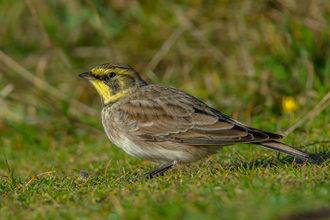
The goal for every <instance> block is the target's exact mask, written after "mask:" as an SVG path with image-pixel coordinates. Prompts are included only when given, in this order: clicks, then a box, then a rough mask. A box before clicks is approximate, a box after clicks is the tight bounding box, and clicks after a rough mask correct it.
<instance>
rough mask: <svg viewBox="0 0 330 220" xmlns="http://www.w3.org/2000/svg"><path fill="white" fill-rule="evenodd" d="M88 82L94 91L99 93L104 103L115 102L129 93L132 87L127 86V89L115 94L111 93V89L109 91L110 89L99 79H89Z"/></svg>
mask: <svg viewBox="0 0 330 220" xmlns="http://www.w3.org/2000/svg"><path fill="white" fill-rule="evenodd" d="M90 82H91V83H92V84H93V86H94V87H95V89H96V91H97V92H98V93H99V95H100V96H101V98H102V99H103V103H104V104H105V105H106V104H108V103H110V102H115V101H116V100H118V99H119V98H121V97H123V96H125V95H127V94H129V93H131V91H132V90H133V88H128V89H125V90H122V91H120V92H118V93H117V94H115V95H111V91H110V90H111V89H110V88H109V86H108V85H106V84H105V83H104V82H102V81H100V80H90Z"/></svg>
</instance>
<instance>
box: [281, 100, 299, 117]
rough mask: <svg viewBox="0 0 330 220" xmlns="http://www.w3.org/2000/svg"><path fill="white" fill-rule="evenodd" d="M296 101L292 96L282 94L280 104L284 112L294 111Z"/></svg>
mask: <svg viewBox="0 0 330 220" xmlns="http://www.w3.org/2000/svg"><path fill="white" fill-rule="evenodd" d="M297 105H298V103H297V102H296V100H295V99H294V97H293V96H283V98H282V106H283V111H284V112H289V113H290V112H294V111H295V110H296V109H297Z"/></svg>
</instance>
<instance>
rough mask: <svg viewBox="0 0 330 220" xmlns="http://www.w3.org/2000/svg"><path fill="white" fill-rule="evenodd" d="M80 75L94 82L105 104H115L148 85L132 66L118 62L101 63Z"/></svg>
mask: <svg viewBox="0 0 330 220" xmlns="http://www.w3.org/2000/svg"><path fill="white" fill-rule="evenodd" d="M79 76H80V77H82V78H85V79H88V80H89V81H90V82H91V83H92V85H93V86H94V87H95V89H96V91H97V92H98V93H99V95H100V96H101V100H102V104H103V105H108V104H113V103H114V102H116V101H118V100H119V99H120V98H122V97H124V96H126V95H129V94H131V93H134V92H135V91H137V90H138V89H139V88H140V87H142V86H145V85H147V83H146V82H145V81H144V80H143V79H142V78H141V77H140V75H139V74H138V73H137V72H136V71H135V70H134V69H133V68H132V67H130V66H128V65H126V64H122V63H116V62H112V63H105V64H102V65H99V66H97V67H94V68H93V69H92V70H91V71H89V72H86V73H82V74H80V75H79Z"/></svg>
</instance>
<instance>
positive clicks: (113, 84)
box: [78, 62, 313, 179]
mask: <svg viewBox="0 0 330 220" xmlns="http://www.w3.org/2000/svg"><path fill="white" fill-rule="evenodd" d="M78 76H79V77H82V78H84V79H87V80H89V82H90V83H91V84H92V85H93V86H94V88H95V89H96V91H97V92H98V94H99V95H100V97H101V103H102V111H101V116H102V124H103V128H104V131H105V133H106V135H107V136H108V138H109V139H110V141H111V142H112V143H113V144H115V145H116V146H117V147H119V148H121V149H122V150H124V151H125V152H126V153H127V154H129V155H131V156H133V157H137V158H142V159H145V160H148V161H153V162H156V163H160V164H163V166H161V167H160V168H158V169H155V170H152V171H150V172H148V173H146V174H145V175H143V176H141V177H139V178H138V179H141V178H153V177H155V176H159V175H164V172H165V171H167V170H168V169H170V168H171V167H173V166H174V165H176V164H181V163H182V164H185V163H192V162H196V161H198V160H201V159H203V158H205V157H208V156H210V155H212V154H215V153H217V152H218V151H220V150H221V149H222V148H223V147H224V146H229V145H234V144H238V143H242V144H253V145H259V146H262V147H264V148H268V149H272V150H276V151H279V152H282V153H286V154H289V155H291V156H293V157H297V158H300V159H302V160H304V161H306V162H312V161H313V159H312V157H311V156H310V155H308V154H306V153H304V152H302V151H300V150H298V149H296V148H294V147H292V146H289V145H286V144H283V143H281V142H278V141H277V140H279V139H282V138H283V137H284V136H283V135H281V134H276V133H273V132H269V131H263V130H259V129H256V128H253V127H250V126H247V125H245V124H243V123H241V122H239V121H237V120H235V119H233V118H230V117H229V116H227V115H225V114H223V113H221V112H220V111H217V110H216V109H214V108H211V107H210V106H208V105H207V104H205V103H204V102H202V101H201V100H199V99H197V98H196V97H194V96H191V95H189V94H188V93H186V92H184V91H182V90H180V89H177V88H174V87H170V86H163V85H156V84H148V83H146V82H145V81H144V80H143V79H142V78H141V76H140V75H139V73H138V72H137V71H135V70H134V69H133V68H132V67H130V66H128V65H126V64H122V63H118V62H110V63H105V64H101V65H99V66H96V67H94V68H93V69H92V70H90V71H89V72H85V73H81V74H79V75H78Z"/></svg>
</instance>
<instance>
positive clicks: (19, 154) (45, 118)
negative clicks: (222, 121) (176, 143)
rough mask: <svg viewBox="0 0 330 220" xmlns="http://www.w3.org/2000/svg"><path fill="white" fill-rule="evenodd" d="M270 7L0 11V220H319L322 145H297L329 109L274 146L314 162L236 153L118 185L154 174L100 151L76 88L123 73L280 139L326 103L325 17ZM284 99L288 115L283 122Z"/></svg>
mask: <svg viewBox="0 0 330 220" xmlns="http://www.w3.org/2000/svg"><path fill="white" fill-rule="evenodd" d="M280 2H281V1H252V0H246V1H205V2H202V1H192V2H191V1H180V2H177V1H176V3H174V1H173V2H165V1H164V3H162V2H152V3H151V2H149V3H146V2H142V1H141V2H140V1H111V3H109V2H108V1H89V0H87V1H84V2H78V1H70V2H68V3H65V2H64V1H61V2H57V1H38V2H37V1H34V0H27V1H20V0H13V1H1V2H0V25H1V27H2V28H1V29H0V52H2V53H0V64H1V65H0V152H1V154H5V155H6V158H7V161H8V164H9V168H10V171H9V170H8V167H7V164H6V161H5V159H4V157H2V155H0V156H1V157H0V175H1V176H0V216H1V219H205V220H206V219H303V218H304V217H305V219H307V217H308V216H309V217H314V218H316V217H319V219H327V218H330V214H329V212H330V211H329V207H330V184H329V183H330V178H329V176H330V175H329V174H330V168H329V167H330V166H329V165H330V164H329V163H330V153H329V152H330V151H329V149H328V148H329V144H328V143H318V144H314V145H311V146H305V145H307V144H309V143H311V142H315V141H327V140H329V139H330V138H329V137H330V126H329V122H330V117H329V115H330V108H329V107H327V106H328V105H329V100H328V101H325V103H324V104H323V105H321V106H319V107H317V109H321V108H322V107H325V109H324V110H323V111H318V112H316V114H313V116H312V117H310V118H309V119H308V120H306V121H304V123H303V124H302V125H301V126H299V127H298V128H297V129H295V130H294V131H293V132H292V133H290V134H289V135H288V136H287V137H286V138H285V139H284V143H287V144H290V145H293V146H296V147H297V146H305V147H301V148H300V149H301V150H303V151H305V152H307V153H309V154H311V155H312V156H313V157H314V158H315V160H316V162H315V163H314V164H301V163H299V161H297V163H295V162H293V158H292V157H289V156H286V155H283V154H278V153H277V152H274V151H270V150H267V149H263V148H261V147H258V146H251V145H236V146H231V147H228V148H227V147H226V148H224V149H223V150H222V151H220V152H219V153H218V154H217V155H214V156H212V157H210V158H206V159H205V160H203V161H199V162H196V163H194V164H189V165H180V166H179V167H177V168H175V169H172V170H169V171H168V172H167V173H166V175H165V176H164V177H160V178H155V179H152V180H150V181H147V180H141V181H139V182H134V183H131V182H121V181H120V179H121V178H132V177H137V176H139V175H142V174H144V173H146V172H148V171H150V170H152V169H154V168H156V167H157V166H158V165H157V164H155V163H151V162H148V161H144V160H141V159H137V158H133V157H130V156H129V155H127V154H126V153H125V152H123V151H122V150H121V149H119V148H117V147H116V146H114V145H112V144H111V143H110V142H109V141H108V139H107V137H106V135H105V134H104V132H103V130H102V125H101V121H100V114H99V112H100V110H101V104H100V100H99V97H98V95H97V93H96V91H95V90H94V89H93V88H92V86H91V85H89V84H88V83H87V82H85V80H82V79H80V78H78V77H77V75H78V74H79V73H82V72H86V71H88V70H89V69H91V68H92V67H94V66H96V65H98V64H101V63H105V62H109V61H120V62H124V63H127V64H129V65H130V66H132V67H133V68H135V69H136V70H137V71H138V72H140V73H141V76H142V77H143V78H144V79H145V80H146V81H147V82H148V83H157V84H162V85H170V86H175V87H177V88H180V89H182V90H184V91H186V92H188V93H190V94H192V95H194V96H196V97H198V98H199V99H201V100H203V101H204V102H206V103H207V104H209V105H211V106H212V107H214V108H216V109H218V110H220V111H221V112H223V113H224V114H227V115H229V116H231V117H234V118H236V119H237V120H239V121H241V122H243V123H246V124H249V125H251V126H254V127H257V128H260V129H264V130H269V131H273V132H284V131H286V130H287V129H289V128H290V127H291V126H293V125H294V124H295V123H296V122H298V121H300V120H301V119H302V118H303V117H304V116H305V115H307V114H308V113H310V112H311V111H312V109H313V108H314V107H315V106H317V104H318V103H319V102H320V101H321V100H322V98H323V97H324V96H326V94H327V93H328V92H329V88H330V43H329V39H330V35H329V33H330V23H329V21H330V16H329V10H330V8H329V4H328V1H327V0H320V1H318V3H317V4H316V2H314V1H311V2H310V3H308V1H306V2H304V3H301V2H299V3H298V1H297V2H296V3H295V2H294V1H291V3H290V4H285V3H280ZM283 2H284V1H283ZM164 42H166V43H165V45H170V48H169V50H168V51H166V50H164V48H166V47H162V45H163V44H164ZM162 48H163V49H162ZM3 54H5V55H3ZM159 55H160V56H159ZM157 57H159V58H160V59H156V58H157ZM10 60H13V61H14V62H12V61H10ZM156 61H157V62H156ZM22 68H24V69H26V70H27V71H29V72H30V73H32V74H33V75H34V76H36V77H37V78H38V79H40V80H41V81H40V82H39V81H36V79H35V78H33V77H32V76H31V75H29V73H27V72H26V71H24V70H22ZM42 82H45V83H48V84H49V85H50V86H52V87H53V89H50V88H49V87H48V86H46V85H44V84H42ZM59 91H60V93H59ZM63 94H64V95H63ZM286 96H293V97H294V99H295V100H296V102H297V109H296V110H295V111H294V112H291V113H286V112H284V111H283V106H282V99H283V97H286ZM72 100H76V101H72ZM79 103H83V104H85V106H81V104H79ZM86 106H90V107H91V108H92V109H89V108H88V107H86ZM326 107H327V108H326ZM80 170H85V171H86V172H88V173H89V174H90V176H89V179H88V180H87V181H86V182H84V181H80V180H79V179H78V175H79V172H80ZM45 172H48V173H45ZM39 174H41V175H40V176H38V177H37V178H34V177H35V176H37V175H39ZM31 180H32V181H31Z"/></svg>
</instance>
